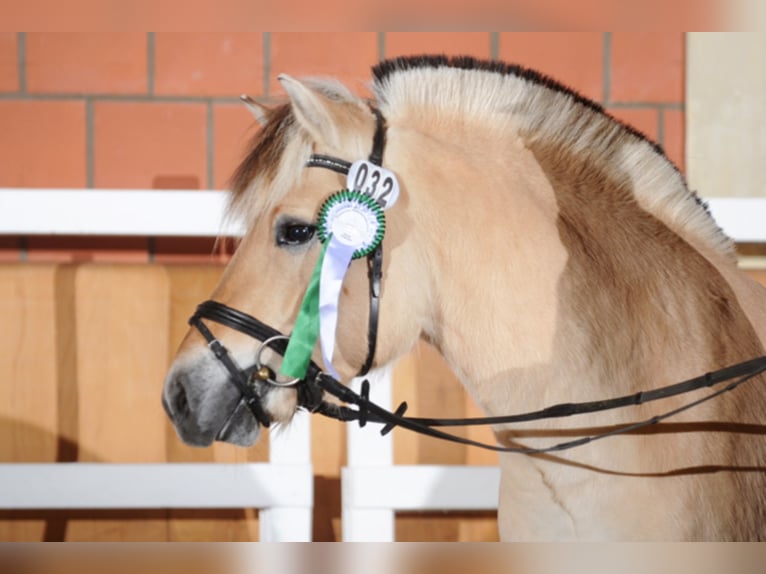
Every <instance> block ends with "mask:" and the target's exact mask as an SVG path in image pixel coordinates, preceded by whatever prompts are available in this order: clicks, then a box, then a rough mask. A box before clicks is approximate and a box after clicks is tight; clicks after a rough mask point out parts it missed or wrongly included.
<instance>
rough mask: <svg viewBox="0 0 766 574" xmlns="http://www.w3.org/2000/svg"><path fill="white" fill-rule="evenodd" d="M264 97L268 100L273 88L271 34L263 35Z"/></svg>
mask: <svg viewBox="0 0 766 574" xmlns="http://www.w3.org/2000/svg"><path fill="white" fill-rule="evenodd" d="M262 47H263V95H264V97H266V98H268V97H269V93H270V89H271V87H270V86H269V84H270V83H271V32H264V33H263V45H262Z"/></svg>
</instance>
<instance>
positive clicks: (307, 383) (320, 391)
mask: <svg viewBox="0 0 766 574" xmlns="http://www.w3.org/2000/svg"><path fill="white" fill-rule="evenodd" d="M371 109H372V112H373V114H374V115H375V118H376V129H375V135H374V136H373V146H372V152H371V153H370V156H369V161H370V162H371V163H374V164H375V165H382V162H383V151H384V148H385V141H386V125H385V119H384V118H383V116H382V114H381V113H380V112H379V111H378V110H377V109H375V108H371ZM350 166H351V163H350V162H348V161H346V160H343V159H339V158H336V157H332V156H327V155H320V154H313V155H311V157H310V158H309V160H308V162H307V163H306V167H321V168H325V169H330V170H332V171H335V172H337V173H341V174H348V171H349V168H350ZM367 266H368V277H369V285H370V289H369V291H370V293H369V295H370V313H369V321H368V329H367V358H366V359H365V362H364V364H363V365H362V367H361V369H360V370H359V373H358V375H357V376H358V377H363V376H364V375H366V374H367V373H368V371H369V369H370V368H371V366H372V364H373V360H374V356H375V349H376V345H377V332H378V317H379V312H380V291H381V283H382V277H383V272H382V269H383V250H382V244H381V245H380V246H379V247H377V248H376V249H375V250H374V251H373V252H372V253H370V254H369V255H368V256H367ZM203 319H208V320H210V321H214V322H216V323H219V324H221V325H224V326H226V327H229V328H231V329H234V330H236V331H239V332H241V333H244V334H246V335H248V336H250V337H252V338H254V339H256V340H258V341H261V346H260V348H259V350H258V352H257V357H258V359H257V360H256V363H255V364H254V365H253V366H251V367H249V368H246V369H242V368H240V367H239V365H237V363H236V361H235V360H234V359H233V357H231V355H230V354H229V351H228V349H226V347H225V346H224V345H223V344H222V343H221V342H220V341H219V340H218V339H217V338H216V337H215V336H214V335H213V334H212V332H211V331H210V330H209V329H208V327H207V326H206V325H205V323H204V322H203ZM189 324H190V325H191V326H193V327H195V328H197V329H198V330H199V332H200V333H201V334H202V336H203V337H204V338H205V340H206V341H207V343H208V347H209V348H210V350H211V351H212V352H213V354H214V355H215V356H216V358H217V359H218V360H219V361H220V362H221V363H222V364H223V366H224V367H225V368H226V370H227V371H228V372H229V374H230V375H231V382H232V383H233V384H234V385H235V386H236V387H237V388H238V390H239V391H240V393H241V399H240V400H241V401H244V402H245V404H246V405H247V406H248V408H249V409H250V411H251V412H252V413H253V416H254V417H255V418H256V420H257V421H258V422H259V423H260V424H262V425H263V426H264V427H268V426H269V425H270V422H271V421H270V419H269V417H268V415H267V414H266V413H265V411H264V410H263V407H262V404H261V403H262V399H263V397H264V396H265V394H266V393H267V392H269V390H270V386H269V383H271V384H273V385H276V386H287V385H285V384H279V383H277V382H276V381H275V378H276V377H275V375H274V372H273V370H272V369H270V368H269V367H268V366H264V365H261V364H260V355H261V352H262V351H263V350H264V349H265V348H270V349H272V350H273V351H275V352H276V353H278V354H280V355H283V354H284V352H285V349H286V348H287V341H288V339H289V337H287V336H285V335H283V334H282V333H280V332H279V331H278V330H276V329H274V328H273V327H271V326H269V325H266V324H265V323H262V322H261V321H259V320H258V319H256V318H255V317H252V316H251V315H248V314H247V313H243V312H242V311H239V310H237V309H234V308H232V307H229V306H227V305H224V304H223V303H219V302H217V301H205V302H203V303H201V304H200V305H199V306H198V307H197V310H196V312H195V313H194V315H192V317H191V318H190V319H189ZM764 372H766V356H763V357H758V358H755V359H751V360H748V361H744V362H741V363H737V364H735V365H731V366H728V367H725V368H723V369H720V370H717V371H713V372H710V373H706V374H705V375H702V376H700V377H695V378H693V379H689V380H686V381H683V382H680V383H676V384H672V385H668V386H664V387H661V388H658V389H653V390H650V391H643V392H638V393H635V394H630V395H624V396H621V397H616V398H612V399H606V400H600V401H588V402H580V403H561V404H556V405H553V406H550V407H547V408H544V409H541V410H537V411H530V412H526V413H521V414H515V415H507V416H496V417H477V418H463V419H433V418H423V417H406V416H404V414H405V412H406V410H407V403H406V402H402V403H401V404H400V405H399V406H398V407H397V408H396V409H395V410H394V411H389V410H387V409H385V408H383V407H381V406H379V405H377V404H375V403H374V402H372V401H370V400H369V389H370V383H369V381H367V380H364V381H363V382H362V386H361V392H360V393H357V392H355V391H354V390H352V389H351V388H349V387H347V386H345V385H344V384H342V383H341V382H340V381H338V380H336V379H335V378H333V377H331V376H330V375H328V374H327V373H325V372H323V371H322V369H320V368H319V366H318V365H317V364H316V363H314V362H313V361H311V362H310V364H309V368H308V371H307V374H306V377H305V378H304V379H302V380H299V381H296V382H291V383H289V385H290V386H295V389H296V392H297V395H298V405H299V407H300V408H302V409H305V410H307V411H309V412H311V413H318V414H322V415H324V416H327V417H331V418H334V419H337V420H340V421H343V422H353V421H356V422H358V423H359V426H360V427H363V426H365V425H366V424H367V423H368V422H372V423H380V424H382V425H383V428H382V429H381V431H380V433H381V435H386V434H387V433H389V432H390V431H391V430H393V429H394V428H395V427H402V428H405V429H408V430H411V431H414V432H417V433H420V434H423V435H426V436H430V437H434V438H439V439H443V440H448V441H451V442H456V443H459V444H463V445H468V446H475V447H479V448H483V449H487V450H492V451H496V452H511V453H520V454H542V453H547V452H555V451H562V450H567V449H571V448H574V447H578V446H582V445H585V444H588V443H590V442H594V441H597V440H601V439H604V438H608V437H611V436H615V435H619V434H626V433H630V432H634V431H636V430H638V429H641V428H644V427H648V426H650V425H654V424H657V423H659V422H660V421H663V420H665V419H667V418H670V417H672V416H674V415H677V414H679V413H681V412H684V411H686V410H689V409H691V408H693V407H696V406H698V405H700V404H702V403H704V402H707V401H709V400H712V399H714V398H716V397H718V396H720V395H722V394H724V393H726V392H728V391H731V390H733V389H735V388H736V387H738V386H739V385H741V384H743V383H745V382H746V381H748V380H750V379H752V378H754V377H756V376H758V375H760V374H762V373H764ZM727 381H731V382H729V384H727V385H725V386H723V387H721V388H719V389H717V390H715V391H713V392H711V393H710V394H708V395H706V396H704V397H701V398H698V399H697V400H694V401H692V402H689V403H687V404H685V405H682V406H680V407H678V408H676V409H673V410H670V411H667V412H665V413H663V414H661V415H657V416H654V417H652V418H650V419H646V420H643V421H638V422H634V423H628V424H625V425H620V426H617V427H615V428H614V429H613V430H610V431H608V432H604V433H600V434H595V435H591V436H586V437H581V438H578V439H575V440H571V441H567V442H562V443H558V444H553V445H551V446H546V447H541V448H532V447H523V446H498V445H495V444H487V443H482V442H478V441H474V440H471V439H466V438H463V437H460V436H456V435H453V434H450V433H447V432H444V431H442V430H439V427H456V426H475V425H497V424H509V423H520V422H530V421H537V420H543V419H552V418H563V417H570V416H574V415H581V414H586V413H595V412H600V411H606V410H611V409H617V408H624V407H628V406H633V405H641V404H644V403H648V402H651V401H656V400H660V399H665V398H668V397H673V396H677V395H681V394H685V393H689V392H692V391H695V390H699V389H703V388H709V387H714V386H717V385H720V384H722V383H725V382H727ZM325 393H327V394H329V395H332V396H333V397H335V398H337V399H339V400H340V401H342V402H343V403H346V406H344V405H340V404H336V403H332V402H327V401H326V400H324V398H323V397H324V395H325ZM347 405H351V406H347ZM235 410H236V407H235Z"/></svg>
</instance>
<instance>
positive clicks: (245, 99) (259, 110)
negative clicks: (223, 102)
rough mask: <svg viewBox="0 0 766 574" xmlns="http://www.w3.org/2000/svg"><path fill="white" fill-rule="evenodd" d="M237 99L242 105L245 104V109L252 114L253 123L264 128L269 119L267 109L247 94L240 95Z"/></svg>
mask: <svg viewBox="0 0 766 574" xmlns="http://www.w3.org/2000/svg"><path fill="white" fill-rule="evenodd" d="M239 99H240V100H242V103H243V104H245V106H247V109H248V110H250V113H251V114H253V117H254V118H255V121H257V122H258V123H259V124H260V125H261V126H265V125H266V122H267V121H268V119H269V108H267V107H266V106H264V105H263V104H259V103H258V102H256V101H255V100H254V99H253V98H251V97H250V96H248V95H247V94H242V95H241V96H239Z"/></svg>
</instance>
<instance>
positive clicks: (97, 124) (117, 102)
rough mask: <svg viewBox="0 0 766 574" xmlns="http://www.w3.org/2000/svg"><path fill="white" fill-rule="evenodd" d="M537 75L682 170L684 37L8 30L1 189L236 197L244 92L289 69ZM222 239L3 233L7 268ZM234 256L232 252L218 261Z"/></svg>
mask: <svg viewBox="0 0 766 574" xmlns="http://www.w3.org/2000/svg"><path fill="white" fill-rule="evenodd" d="M423 52H431V53H433V52H439V53H441V52H445V53H449V54H470V55H474V56H477V57H481V58H500V59H503V60H506V61H513V62H517V63H521V64H525V65H528V66H531V67H534V68H538V69H539V70H540V71H542V72H545V73H547V74H549V75H551V76H554V77H556V78H558V79H560V80H562V81H563V82H565V83H568V84H570V85H572V86H573V87H574V88H576V89H578V90H580V91H581V92H582V93H583V94H584V95H586V96H588V97H590V98H593V99H595V100H596V101H598V102H601V103H602V104H604V105H605V106H606V108H607V109H608V110H609V111H610V112H611V113H613V114H614V115H615V116H617V117H619V118H621V119H623V120H624V121H626V122H628V123H631V124H633V125H634V126H635V127H637V128H638V129H639V130H641V131H643V132H644V133H646V134H647V135H648V136H649V137H651V138H653V139H656V140H657V141H659V142H660V143H661V144H662V145H663V146H664V147H665V148H666V150H667V152H668V154H669V156H670V157H671V158H672V159H673V160H674V161H676V162H677V163H678V164H680V165H682V164H683V146H684V142H683V133H684V130H683V121H684V85H683V81H684V37H683V33H680V32H676V33H673V32H669V33H599V32H592V33H591V32H585V33H559V32H549V33H516V32H500V33H495V32H493V33H489V32H466V33H452V32H436V33H398V32H387V33H375V32H358V33H282V32H278V33H277V32H275V33H263V34H262V33H32V32H29V33H18V34H14V33H0V126H2V129H1V130H0V157H2V158H3V160H2V161H1V162H0V187H68V188H82V187H88V188H90V187H107V188H187V189H188V188H192V189H195V188H199V189H209V188H224V187H225V185H226V181H227V178H228V177H229V175H230V173H231V172H232V170H233V168H234V166H235V165H236V163H237V161H238V158H239V155H240V153H241V151H242V146H243V144H244V142H245V141H246V138H247V137H248V135H249V134H250V133H251V130H253V129H254V126H253V122H252V119H251V117H250V115H249V113H248V112H247V111H246V110H245V109H244V108H243V107H242V106H241V104H239V103H238V100H237V98H238V96H239V94H241V93H248V94H250V95H252V96H257V97H279V96H280V94H281V92H280V89H279V86H278V83H277V81H276V76H277V74H278V73H280V72H287V73H290V74H292V75H298V76H300V75H331V76H335V77H338V78H340V79H341V80H343V81H344V82H347V83H348V84H349V85H350V86H351V87H352V88H354V89H355V90H356V91H358V92H360V93H364V92H365V87H364V85H365V83H366V82H367V81H369V77H370V75H369V68H370V66H372V65H373V64H375V62H377V61H378V60H379V59H381V58H385V57H391V56H397V55H402V54H412V53H423ZM213 251H214V247H213V244H212V242H210V241H207V240H179V239H172V238H165V239H156V240H152V239H151V238H138V239H135V238H125V239H121V238H112V239H108V240H107V239H92V238H89V239H68V238H39V237H38V238H17V237H3V236H0V260H6V261H8V260H11V261H14V260H15V261H18V260H30V261H32V260H34V261H41V260H49V261H50V260H55V261H72V260H112V261H126V260H127V261H148V260H161V261H178V260H199V259H200V258H201V259H203V260H204V259H208V258H209V254H210V253H212V252H213ZM219 255H221V256H222V257H224V258H225V256H226V254H225V252H224V253H223V254H219Z"/></svg>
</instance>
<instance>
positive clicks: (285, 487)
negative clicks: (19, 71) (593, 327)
mask: <svg viewBox="0 0 766 574" xmlns="http://www.w3.org/2000/svg"><path fill="white" fill-rule="evenodd" d="M225 201H226V200H225V194H224V193H223V192H217V191H154V190H153V191H147V190H129V191H126V190H119V191H117V190H39V189H3V190H0V234H7V235H57V234H66V235H83V234H90V235H121V236H126V235H133V236H163V235H165V236H218V235H237V234H238V233H240V228H239V227H238V226H237V225H236V224H235V223H232V224H229V225H226V226H224V225H223V224H222V214H223V210H224V206H225ZM710 208H711V211H712V212H713V215H714V217H715V218H716V220H717V221H718V223H719V225H720V226H721V227H722V228H723V230H724V231H725V232H726V233H727V234H729V235H730V236H731V237H733V238H734V239H735V240H737V241H739V242H766V223H765V222H766V199H755V198H753V199H750V198H748V199H728V198H726V199H711V200H710ZM372 379H373V380H372V381H371V383H372V384H371V398H372V399H373V400H374V401H376V402H377V403H378V404H380V405H382V406H387V407H390V404H391V376H390V371H388V370H384V371H380V372H377V373H375V374H373V375H372ZM353 384H354V385H358V384H359V381H354V383H353ZM357 390H358V389H357ZM295 426H296V428H293V429H292V430H291V432H290V433H287V434H286V435H285V436H284V437H279V436H277V437H276V438H273V439H272V443H271V449H270V452H271V453H272V455H271V459H270V462H269V463H268V464H266V463H262V464H236V465H226V464H215V465H212V464H210V465H208V464H176V463H168V464H160V465H155V464H147V465H133V464H106V463H105V464H83V463H61V464H2V465H0V508H152V507H160V508H175V507H195V508H196V507H256V508H260V509H262V510H261V512H260V517H261V540H296V541H297V540H309V539H310V536H311V509H312V506H313V492H312V485H313V477H312V467H311V453H310V437H309V424H308V420H307V418H306V417H305V416H304V417H300V418H298V419H297V420H296V423H295ZM378 431H379V427H378V426H377V425H368V426H367V427H365V428H362V429H360V428H358V427H356V426H350V427H349V430H348V466H347V467H345V468H344V469H342V477H341V484H342V487H341V488H342V528H343V539H344V540H348V541H390V540H393V539H394V513H395V512H396V511H397V510H491V509H495V508H497V493H498V484H499V471H498V469H497V468H496V467H462V466H434V465H408V466H401V465H399V466H396V465H394V464H393V442H392V439H391V436H390V435H389V436H386V437H381V436H380V434H379V432H378ZM180 476H183V480H178V477H180ZM179 484H181V485H183V488H181V489H179V488H178V485H179ZM171 486H172V488H171Z"/></svg>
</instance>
